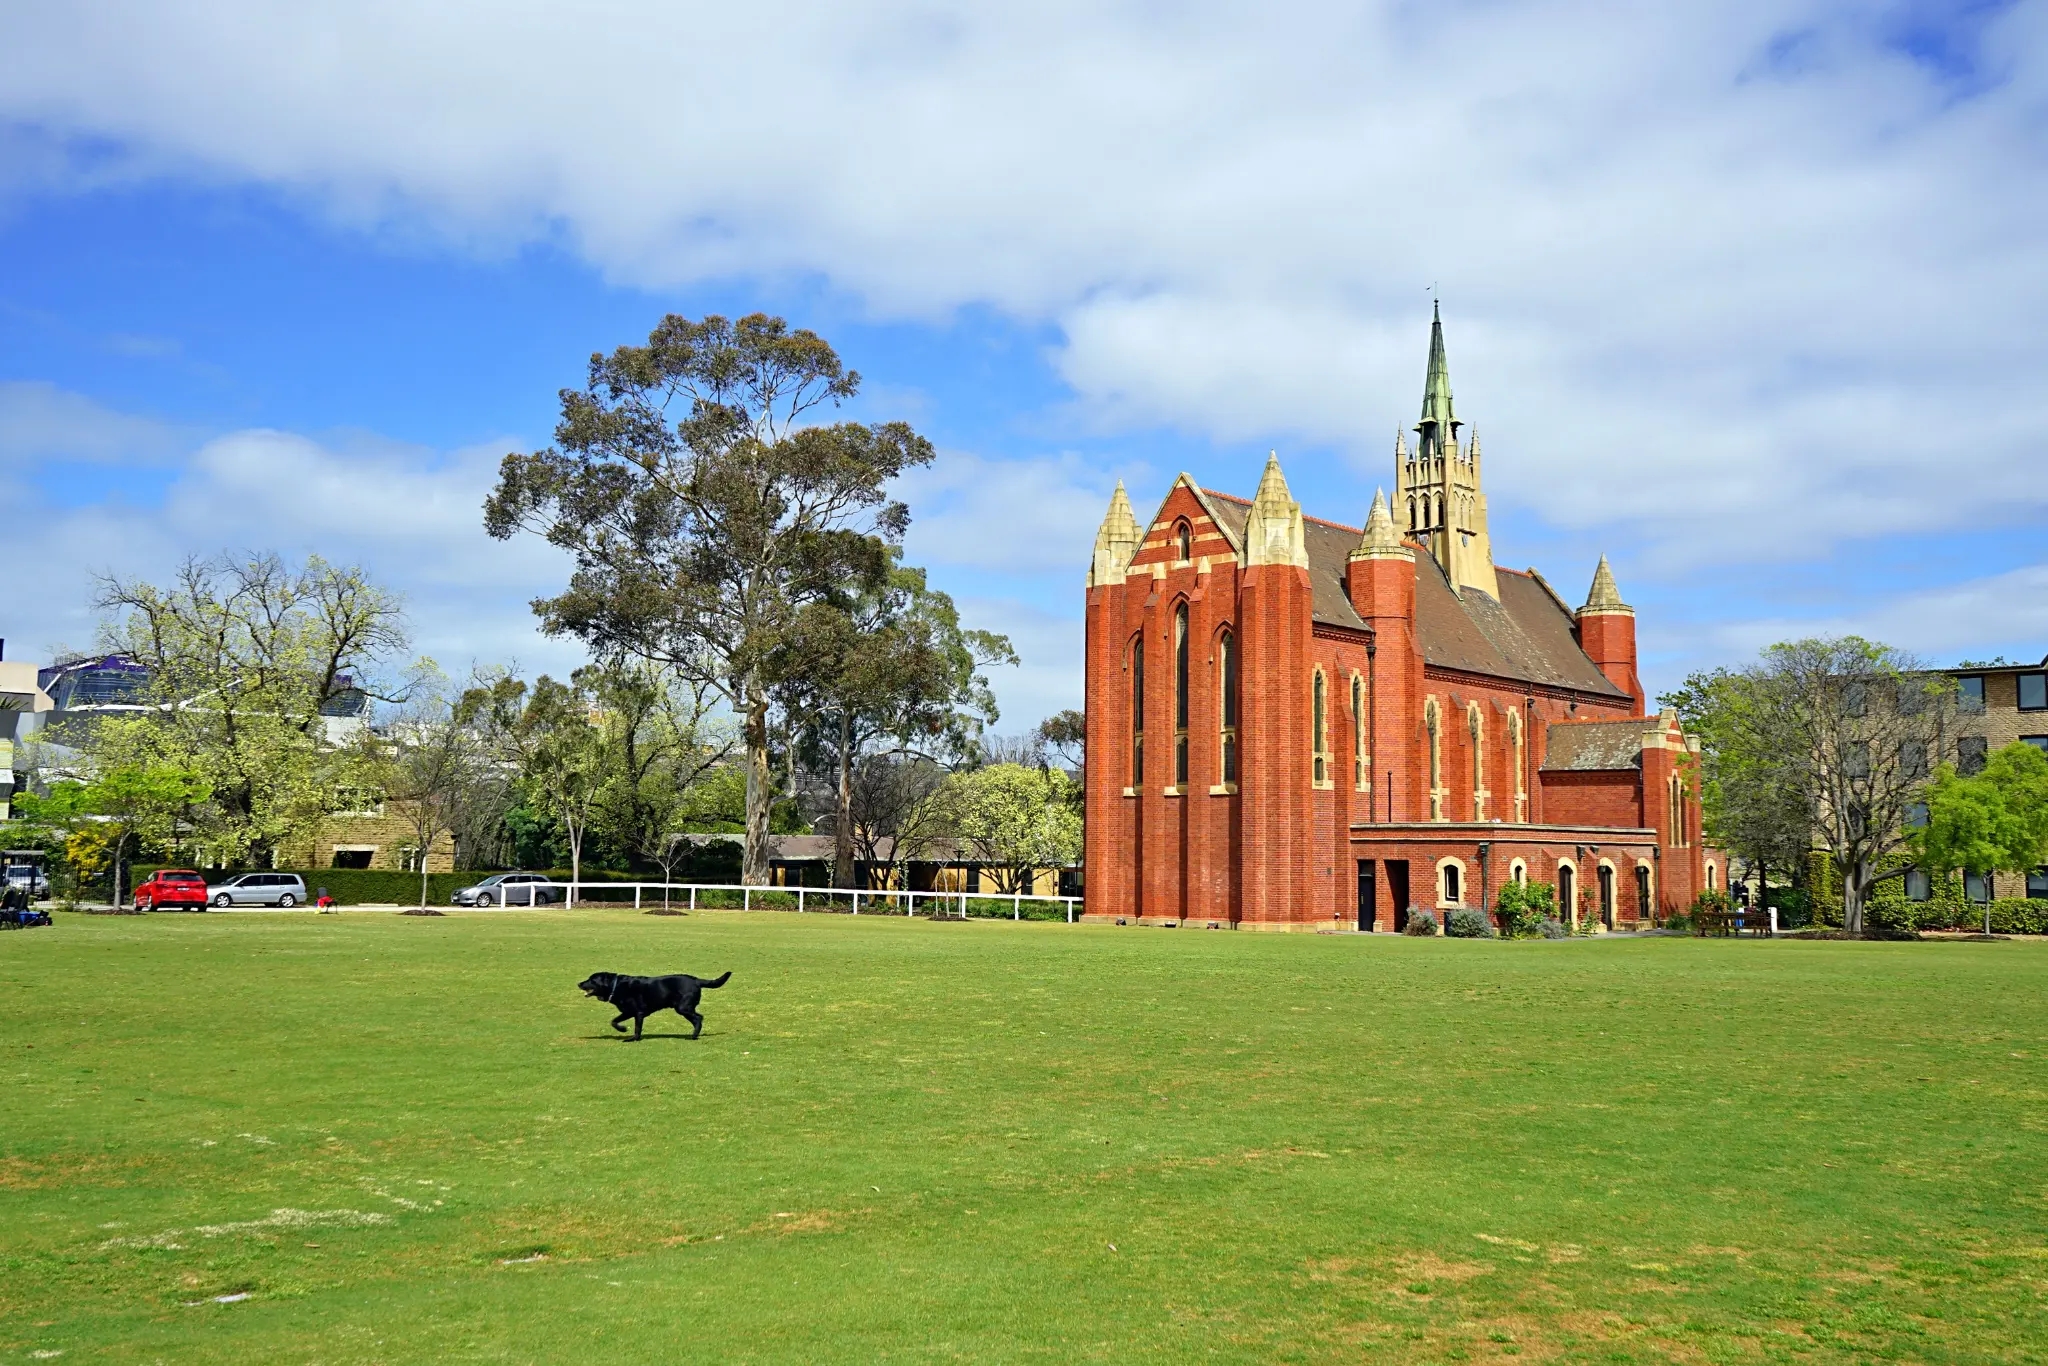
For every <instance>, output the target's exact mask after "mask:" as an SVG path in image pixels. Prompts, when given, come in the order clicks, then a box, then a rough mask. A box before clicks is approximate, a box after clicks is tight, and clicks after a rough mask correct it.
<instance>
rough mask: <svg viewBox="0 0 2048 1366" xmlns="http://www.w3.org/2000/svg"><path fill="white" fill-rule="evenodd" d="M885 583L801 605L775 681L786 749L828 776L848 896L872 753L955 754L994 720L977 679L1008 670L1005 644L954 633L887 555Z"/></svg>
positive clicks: (921, 579) (917, 574)
mask: <svg viewBox="0 0 2048 1366" xmlns="http://www.w3.org/2000/svg"><path fill="white" fill-rule="evenodd" d="M889 559H890V568H889V572H888V575H887V577H886V578H885V579H883V580H882V581H881V582H879V583H873V584H866V585H860V586H857V587H856V588H855V589H854V591H851V592H847V593H837V594H834V595H832V596H831V597H829V598H828V599H826V600H825V601H822V602H818V603H814V604H812V605H811V606H810V607H808V608H806V609H805V610H804V612H803V613H802V614H801V616H800V617H799V618H798V621H797V624H796V628H795V629H794V630H792V631H791V632H790V635H789V638H788V639H789V644H788V649H789V650H790V651H791V652H792V653H793V654H794V655H797V656H799V657H800V658H797V659H792V660H791V661H790V662H789V664H788V666H787V667H785V668H783V669H781V670H779V672H781V673H782V675H783V677H785V678H786V679H788V680H789V681H788V683H787V684H785V687H784V695H783V705H784V708H785V710H786V711H787V712H788V713H789V714H790V715H791V716H793V717H797V718H800V720H799V722H798V729H797V739H798V741H799V743H800V745H801V746H802V747H803V748H804V749H805V750H806V751H807V752H808V753H809V755H810V756H811V757H812V758H813V759H814V761H822V766H823V767H825V768H827V769H829V771H830V772H831V774H832V794H833V795H832V818H833V820H832V828H833V831H834V836H835V838H834V841H833V860H832V864H833V866H832V883H833V885H834V886H835V887H851V886H853V885H854V877H853V871H854V855H855V846H856V843H857V838H856V834H855V829H854V826H855V821H854V814H853V807H854V774H855V771H856V769H857V768H858V767H859V764H860V759H861V756H862V755H864V754H867V753H869V752H871V751H872V750H873V749H875V748H876V747H877V746H878V745H880V746H881V747H883V748H885V749H886V750H887V751H888V752H890V753H893V754H895V755H897V756H899V757H903V758H910V757H919V758H926V759H939V758H942V757H950V756H953V755H958V754H961V753H963V752H966V751H967V750H968V749H969V748H970V747H971V746H972V744H973V743H974V740H975V737H976V736H978V735H979V734H980V733H981V731H982V729H983V728H984V727H986V726H989V725H992V724H994V722H995V720H996V717H997V714H998V713H997V710H996V700H995V694H994V693H993V692H992V691H991V690H990V688H989V684H988V679H987V678H986V677H985V676H984V675H983V674H982V673H981V669H982V668H983V667H985V666H987V665H990V664H1015V663H1016V662H1017V653H1016V651H1015V650H1013V649H1011V648H1010V642H1009V639H1008V638H1007V637H1005V636H1000V635H996V634H994V633H993V632H989V631H974V630H968V629H966V628H963V627H962V626H961V625H960V615H959V613H958V611H956V610H955V608H954V606H953V599H952V598H951V597H949V596H948V595H946V594H945V593H941V592H938V591H936V590H934V589H932V588H929V587H927V586H926V583H925V575H924V571H923V570H922V569H913V568H909V567H906V566H904V565H902V564H901V563H900V562H899V552H898V551H897V550H896V548H895V547H893V546H892V547H890V549H889Z"/></svg>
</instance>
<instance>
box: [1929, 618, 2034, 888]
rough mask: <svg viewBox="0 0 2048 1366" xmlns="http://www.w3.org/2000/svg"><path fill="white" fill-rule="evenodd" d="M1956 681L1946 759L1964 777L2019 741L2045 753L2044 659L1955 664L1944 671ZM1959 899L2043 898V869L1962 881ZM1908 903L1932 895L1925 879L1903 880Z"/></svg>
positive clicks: (1978, 769)
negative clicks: (1952, 730) (1950, 743)
mask: <svg viewBox="0 0 2048 1366" xmlns="http://www.w3.org/2000/svg"><path fill="white" fill-rule="evenodd" d="M1946 672H1947V673H1948V674H1949V675H1950V676H1951V677H1953V678H1954V679H1955V680H1956V715H1955V732H1956V738H1955V752H1954V753H1953V754H1951V755H1948V756H1947V757H1948V759H1949V760H1950V762H1952V763H1954V764H1955V766H1956V772H1958V773H1961V774H1962V775H1964V776H1965V777H1968V776H1969V775H1971V774H1973V773H1977V772H1979V771H1981V770H1982V769H1983V767H1984V761H1985V759H1986V758H1987V757H1989V756H1990V754H1991V753H1992V752H1993V751H1995V750H2000V749H2003V748H2005V747H2006V746H2007V745H2009V744H2011V743H2012V742H2013V741H2015V740H2024V741H2026V742H2027V743H2028V744H2030V745H2034V746H2036V747H2037V748H2040V749H2042V750H2048V659H2043V660H2042V661H2041V662H2040V663H2039V664H1986V665H1978V666H1974V667H1973V666H1967V665H1965V666H1958V667H1957V668H1954V669H1950V670H1947V671H1946ZM1963 881H1964V889H1963V890H1964V898H1965V899H1966V900H1969V901H1976V902H1982V901H1988V900H1990V899H1992V898H1994V897H2030V898H2034V899H2036V900H2039V899H2043V898H2048V868H2037V869H2035V870H2034V871H2032V872H2029V873H1993V874H1991V875H1990V876H1988V877H1981V878H1980V877H1976V876H1974V875H1973V876H1970V877H1966V878H1965V879H1964V880H1963ZM1906 895H1907V899H1908V900H1913V901H1925V900H1928V899H1929V898H1930V897H1931V896H1932V889H1931V887H1930V885H1929V881H1928V879H1927V878H1926V877H1924V876H1909V877H1908V878H1907V880H1906Z"/></svg>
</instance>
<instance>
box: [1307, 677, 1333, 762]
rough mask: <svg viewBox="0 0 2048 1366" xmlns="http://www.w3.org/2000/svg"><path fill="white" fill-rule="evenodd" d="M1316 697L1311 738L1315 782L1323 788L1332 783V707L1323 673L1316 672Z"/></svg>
mask: <svg viewBox="0 0 2048 1366" xmlns="http://www.w3.org/2000/svg"><path fill="white" fill-rule="evenodd" d="M1311 691H1312V693H1313V696H1314V703H1313V711H1312V716H1311V719H1310V725H1311V727H1312V729H1311V730H1310V732H1309V734H1310V738H1311V740H1312V741H1313V743H1314V745H1315V782H1316V786H1318V787H1321V786H1322V785H1323V784H1324V783H1327V782H1329V781H1330V706H1329V702H1330V699H1329V696H1328V694H1329V685H1328V683H1327V682H1325V680H1324V678H1323V671H1322V670H1321V669H1317V670H1316V674H1315V683H1314V685H1313V687H1312V689H1311Z"/></svg>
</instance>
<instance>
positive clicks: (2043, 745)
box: [2020, 735, 2048, 750]
mask: <svg viewBox="0 0 2048 1366" xmlns="http://www.w3.org/2000/svg"><path fill="white" fill-rule="evenodd" d="M2020 743H2021V744H2023V745H2032V746H2033V747H2034V748H2035V749H2039V750H2048V735H2022V736H2021V737H2020Z"/></svg>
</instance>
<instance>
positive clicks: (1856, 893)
mask: <svg viewBox="0 0 2048 1366" xmlns="http://www.w3.org/2000/svg"><path fill="white" fill-rule="evenodd" d="M1866 867H1867V865H1866V864H1865V863H1864V862H1863V861H1862V860H1860V859H1859V860H1857V861H1856V862H1854V863H1852V864H1850V865H1849V868H1848V876H1847V877H1844V878H1843V879H1842V933H1843V934H1846V935H1853V936H1859V937H1860V936H1861V935H1862V933H1863V891H1864V887H1865V885H1866V883H1867V882H1868V879H1867V878H1866V876H1865V869H1866Z"/></svg>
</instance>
